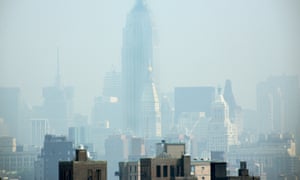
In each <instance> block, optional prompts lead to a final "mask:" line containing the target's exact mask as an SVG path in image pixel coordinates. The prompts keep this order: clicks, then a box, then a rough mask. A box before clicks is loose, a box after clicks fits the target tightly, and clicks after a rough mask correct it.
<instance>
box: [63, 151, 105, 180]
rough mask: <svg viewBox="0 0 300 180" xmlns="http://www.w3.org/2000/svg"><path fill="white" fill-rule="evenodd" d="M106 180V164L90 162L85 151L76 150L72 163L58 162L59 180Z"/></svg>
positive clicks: (103, 162)
mask: <svg viewBox="0 0 300 180" xmlns="http://www.w3.org/2000/svg"><path fill="white" fill-rule="evenodd" d="M69 179H72V180H82V179H88V180H89V179H91V180H92V179H95V180H106V179H107V162H106V161H92V160H90V159H89V158H88V154H87V151H86V150H85V149H76V157H75V160H73V161H60V162H59V180H69Z"/></svg>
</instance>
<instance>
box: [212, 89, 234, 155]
mask: <svg viewBox="0 0 300 180" xmlns="http://www.w3.org/2000/svg"><path fill="white" fill-rule="evenodd" d="M211 114H212V117H211V120H210V122H209V128H208V131H209V141H208V144H209V150H210V151H223V152H228V151H229V146H231V145H236V144H238V135H237V128H236V126H235V124H233V123H231V122H230V119H229V108H228V105H227V103H226V101H225V100H224V97H223V95H222V94H221V90H220V89H219V90H218V95H217V96H216V99H215V101H214V103H213V105H212V112H211Z"/></svg>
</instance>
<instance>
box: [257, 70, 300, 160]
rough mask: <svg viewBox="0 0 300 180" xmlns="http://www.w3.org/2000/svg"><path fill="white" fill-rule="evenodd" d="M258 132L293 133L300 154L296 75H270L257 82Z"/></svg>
mask: <svg viewBox="0 0 300 180" xmlns="http://www.w3.org/2000/svg"><path fill="white" fill-rule="evenodd" d="M256 95H257V113H258V118H259V122H260V124H261V125H260V126H259V129H260V133H265V134H267V133H270V132H275V133H293V134H295V140H296V144H297V154H298V155H299V154H300V131H299V128H298V127H300V121H299V119H300V111H299V109H300V86H299V78H298V77H297V76H286V75H283V76H272V77H270V78H268V79H267V80H266V81H264V82H261V83H259V84H257V87H256Z"/></svg>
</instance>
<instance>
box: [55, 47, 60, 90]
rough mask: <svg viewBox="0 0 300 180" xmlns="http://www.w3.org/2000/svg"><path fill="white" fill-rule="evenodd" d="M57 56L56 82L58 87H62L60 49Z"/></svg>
mask: <svg viewBox="0 0 300 180" xmlns="http://www.w3.org/2000/svg"><path fill="white" fill-rule="evenodd" d="M56 53H57V54H56V55H57V57H56V58H57V59H56V60H57V64H56V80H55V85H56V86H57V87H60V85H61V77H60V66H59V65H60V64H59V48H57V52H56Z"/></svg>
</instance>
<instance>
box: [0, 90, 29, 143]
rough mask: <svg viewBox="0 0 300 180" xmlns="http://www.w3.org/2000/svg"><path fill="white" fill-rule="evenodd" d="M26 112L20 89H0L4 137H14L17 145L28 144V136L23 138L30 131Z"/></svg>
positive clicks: (0, 112) (0, 110)
mask: <svg viewBox="0 0 300 180" xmlns="http://www.w3.org/2000/svg"><path fill="white" fill-rule="evenodd" d="M28 112H29V109H28V107H27V106H26V105H25V103H24V101H23V100H22V95H21V90H20V88H18V87H0V118H1V119H2V123H3V125H4V126H5V131H6V132H5V134H4V135H6V136H13V137H16V139H17V140H18V142H19V143H22V144H23V143H24V144H29V143H30V136H28V137H26V136H24V134H28V129H30V122H28V118H29V116H28V114H29V113H28Z"/></svg>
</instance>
